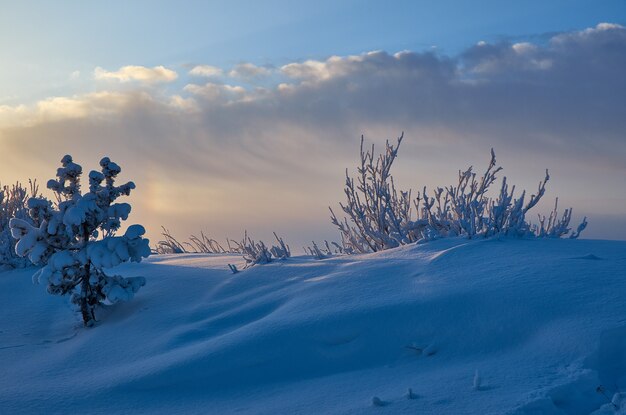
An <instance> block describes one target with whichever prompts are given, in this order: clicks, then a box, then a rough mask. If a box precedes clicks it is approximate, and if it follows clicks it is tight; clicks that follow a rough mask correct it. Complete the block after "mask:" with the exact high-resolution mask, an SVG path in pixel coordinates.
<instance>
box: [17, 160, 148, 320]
mask: <svg viewBox="0 0 626 415" xmlns="http://www.w3.org/2000/svg"><path fill="white" fill-rule="evenodd" d="M61 163H62V167H61V168H59V169H58V170H57V180H54V179H52V180H50V181H48V184H47V187H48V189H50V190H52V191H53V192H54V194H55V196H56V199H57V202H56V203H55V204H52V203H51V202H50V201H49V200H47V199H44V198H40V197H31V198H29V199H28V201H27V207H28V217H27V218H20V217H15V218H13V219H11V220H10V222H9V226H10V228H11V234H12V236H13V237H14V238H15V239H17V240H18V241H17V244H16V246H15V251H16V253H17V254H18V255H19V256H27V257H28V259H29V260H30V261H31V262H32V263H33V264H41V265H44V266H43V267H42V268H41V269H40V270H38V271H37V272H36V274H35V275H34V276H33V279H34V280H35V281H45V282H46V283H47V284H48V292H50V293H51V294H58V295H65V294H70V295H71V298H72V302H73V303H74V304H76V305H77V306H78V307H79V308H80V311H81V314H82V318H83V322H84V324H85V325H86V326H91V325H93V324H94V322H95V309H96V306H98V305H99V304H101V303H108V304H111V303H115V302H117V301H120V300H128V299H130V298H132V297H133V295H134V293H136V292H137V290H139V288H140V287H141V286H143V285H144V284H145V279H144V278H143V277H134V278H123V277H120V276H108V275H106V274H105V273H104V269H106V268H111V267H114V266H116V265H119V264H121V263H122V262H126V261H135V262H140V261H141V259H142V258H144V257H147V256H148V255H150V247H149V242H148V240H147V239H145V238H143V237H142V235H144V233H145V230H144V228H143V226H141V225H132V226H129V227H128V229H127V230H126V232H125V233H124V235H122V236H115V234H116V232H117V231H118V230H119V228H120V226H121V222H122V221H123V220H126V219H127V218H128V215H129V213H130V211H131V206H130V205H129V204H128V203H114V202H115V200H116V199H117V198H118V197H120V196H128V195H129V194H130V192H131V190H132V189H134V188H135V184H134V183H133V182H128V183H126V184H123V185H120V186H115V180H116V177H117V175H118V174H119V173H120V172H121V169H120V167H119V166H118V165H117V164H115V163H113V162H112V161H111V160H109V158H108V157H105V158H103V159H102V160H101V161H100V167H101V171H100V172H99V171H91V172H90V173H89V191H88V192H85V193H82V192H81V176H82V167H81V166H80V165H78V164H76V163H74V161H73V160H72V157H71V156H65V157H63V159H62V160H61Z"/></svg>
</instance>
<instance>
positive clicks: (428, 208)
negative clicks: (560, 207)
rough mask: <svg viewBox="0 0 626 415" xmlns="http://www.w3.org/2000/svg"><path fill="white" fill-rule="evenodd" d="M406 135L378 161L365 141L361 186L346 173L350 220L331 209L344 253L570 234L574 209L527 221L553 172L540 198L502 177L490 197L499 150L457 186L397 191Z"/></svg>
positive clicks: (344, 207)
mask: <svg viewBox="0 0 626 415" xmlns="http://www.w3.org/2000/svg"><path fill="white" fill-rule="evenodd" d="M403 137H404V134H402V135H401V136H400V137H399V138H398V140H397V143H396V144H395V145H393V144H390V143H389V141H387V143H386V146H385V152H384V153H382V154H380V155H379V156H378V157H376V156H375V153H374V146H373V145H372V147H371V148H370V149H368V150H367V151H365V150H364V148H363V137H361V153H360V154H361V163H360V166H359V167H358V169H357V173H358V175H357V178H356V182H355V179H354V178H352V177H350V176H349V174H348V171H347V170H346V184H345V189H344V192H345V194H346V203H345V204H340V206H341V209H342V210H343V212H344V213H345V214H346V215H347V217H344V218H343V219H340V218H338V217H337V215H335V213H334V211H333V210H332V208H331V209H330V211H331V221H332V223H333V224H334V225H335V226H337V228H338V229H339V231H340V232H341V237H342V245H343V250H344V252H346V253H364V252H375V251H380V250H384V249H389V248H395V247H397V246H399V245H404V244H409V243H413V242H423V241H429V240H432V239H436V238H441V237H448V236H459V235H462V236H467V237H468V238H475V237H490V236H496V235H510V236H537V237H554V238H560V237H562V236H565V235H567V234H568V233H570V231H571V229H570V227H569V223H570V220H571V215H572V209H571V208H569V209H566V210H565V212H564V213H563V215H562V216H559V214H558V212H557V205H556V204H555V208H554V210H553V211H552V213H551V214H550V216H549V217H548V218H545V217H542V216H540V217H539V225H532V224H531V223H530V222H529V221H527V219H526V214H527V213H528V211H529V210H530V209H532V208H533V207H534V206H535V205H536V204H537V203H538V202H539V200H540V199H541V198H542V197H543V195H544V193H545V186H546V183H547V181H548V180H549V179H550V176H549V175H548V171H547V170H546V176H545V178H544V179H543V180H542V181H541V182H540V183H539V187H538V189H537V192H536V194H532V195H531V196H530V197H529V198H527V197H526V191H522V193H521V194H520V195H519V197H517V198H516V197H515V195H514V193H515V186H512V187H511V188H510V189H509V185H508V183H507V180H506V177H504V178H503V179H502V184H501V186H500V191H499V194H498V196H496V197H495V198H494V197H490V196H488V195H487V192H488V190H489V188H490V186H491V185H492V184H494V182H495V181H496V175H497V173H498V172H500V171H501V170H502V168H501V167H497V166H496V157H495V153H494V152H493V150H491V161H490V162H489V165H488V167H487V169H486V170H485V172H484V173H483V175H482V176H480V177H479V176H477V175H476V173H475V172H474V171H473V168H472V167H469V168H468V169H467V170H465V171H459V177H458V182H457V183H456V184H453V185H450V186H445V187H438V188H436V189H435V190H434V191H433V192H430V193H429V192H427V189H426V187H424V189H423V191H422V192H421V193H420V192H418V193H417V197H416V198H415V199H413V198H412V197H411V191H410V190H408V191H402V190H397V189H396V186H395V183H394V180H393V177H392V176H391V173H390V171H391V167H392V165H393V162H394V160H395V159H396V157H397V155H398V149H399V148H400V144H401V143H402V139H403ZM413 212H415V215H413ZM586 225H587V221H586V219H583V222H582V223H581V224H580V225H579V226H578V228H577V230H576V231H575V232H572V233H571V234H570V238H577V237H578V236H579V235H580V232H582V230H583V229H584V228H585V226H586Z"/></svg>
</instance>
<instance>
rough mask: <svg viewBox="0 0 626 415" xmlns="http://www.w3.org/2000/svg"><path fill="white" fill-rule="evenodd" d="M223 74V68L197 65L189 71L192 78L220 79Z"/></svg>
mask: <svg viewBox="0 0 626 415" xmlns="http://www.w3.org/2000/svg"><path fill="white" fill-rule="evenodd" d="M223 74H224V71H223V70H222V69H221V68H218V67H216V66H210V65H197V66H194V67H193V68H192V69H191V70H190V71H189V75H191V76H200V77H205V78H211V77H219V76H222V75H223Z"/></svg>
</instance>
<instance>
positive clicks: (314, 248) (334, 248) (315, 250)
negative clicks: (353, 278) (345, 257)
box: [303, 240, 343, 259]
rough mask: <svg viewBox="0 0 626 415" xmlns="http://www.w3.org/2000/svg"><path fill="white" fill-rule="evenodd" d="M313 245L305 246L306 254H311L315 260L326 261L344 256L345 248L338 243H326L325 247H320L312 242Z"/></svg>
mask: <svg viewBox="0 0 626 415" xmlns="http://www.w3.org/2000/svg"><path fill="white" fill-rule="evenodd" d="M311 243H312V244H313V245H311V246H305V247H304V248H303V249H304V252H305V253H307V254H309V255H310V256H312V257H313V258H315V259H325V258H330V257H331V256H333V255H339V254H343V247H342V246H341V245H339V244H338V243H337V242H330V243H329V242H328V241H326V240H325V241H324V245H323V246H321V247H320V246H318V245H317V243H315V241H312V242H311Z"/></svg>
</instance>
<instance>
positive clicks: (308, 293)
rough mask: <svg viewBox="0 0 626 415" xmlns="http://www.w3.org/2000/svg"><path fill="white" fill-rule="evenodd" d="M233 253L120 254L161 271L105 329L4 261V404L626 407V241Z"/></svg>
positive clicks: (0, 367) (450, 410)
mask: <svg viewBox="0 0 626 415" xmlns="http://www.w3.org/2000/svg"><path fill="white" fill-rule="evenodd" d="M233 262H234V263H236V264H239V265H241V264H242V263H243V261H242V260H241V259H240V258H239V257H237V256H233V255H220V256H216V255H172V256H153V257H151V258H150V259H148V260H147V261H145V262H143V263H141V264H130V265H124V266H122V267H119V268H118V270H119V271H118V272H119V273H121V274H122V275H124V276H135V275H143V276H145V277H146V278H147V285H146V286H145V287H144V288H143V289H142V290H141V291H140V292H139V293H138V294H137V296H136V297H135V298H134V299H133V300H132V301H130V302H128V303H123V304H116V305H115V306H112V307H109V308H107V309H105V310H102V309H101V310H99V314H98V317H99V319H100V323H99V325H98V326H97V327H95V328H91V329H85V328H83V327H82V322H81V320H80V316H79V315H78V314H77V313H74V312H73V311H72V310H71V308H70V305H69V301H68V299H65V298H60V297H55V296H50V295H48V294H47V293H45V286H43V285H41V286H37V285H32V283H31V278H30V275H31V274H32V273H33V270H32V269H30V270H20V271H10V272H4V273H0V292H2V296H1V297H0V316H1V317H0V413H1V414H20V413H28V414H30V413H37V414H39V413H46V414H67V413H81V414H90V413H124V414H129V413H149V414H153V413H160V414H174V413H198V414H229V413H237V414H299V413H304V414H309V413H310V414H321V413H332V414H396V413H407V414H415V413H428V414H503V413H518V414H589V413H594V411H597V412H595V413H598V414H600V413H602V414H612V413H626V409H623V410H621V411H619V412H616V409H615V407H616V406H617V407H619V406H620V403H619V402H617V399H616V404H615V405H612V404H609V403H608V402H607V398H606V397H605V396H604V395H606V396H608V399H610V398H612V397H613V395H614V393H615V392H616V391H624V392H626V242H614V241H612V242H608V241H593V240H551V239H543V240H538V239H535V240H510V239H507V240H496V239H494V240H481V241H468V240H466V239H457V238H454V239H444V240H439V241H435V242H432V243H428V244H425V245H419V246H418V245H411V246H405V247H402V248H398V249H393V250H389V251H385V252H382V253H377V254H369V255H360V256H349V257H337V258H333V259H328V260H323V261H316V260H313V259H310V258H307V257H296V258H291V259H289V260H286V261H277V262H275V263H272V264H269V265H263V266H255V267H253V268H251V269H248V270H245V271H242V272H240V273H238V274H231V273H230V272H229V270H228V268H227V264H228V263H233ZM600 385H602V386H603V389H602V391H603V393H604V395H603V394H602V393H599V392H598V391H597V388H598V386H600ZM409 388H410V389H411V390H412V392H413V396H411V397H412V398H413V399H409V398H408V397H407V391H408V389H409ZM625 401H626V400H625ZM374 403H376V404H374ZM625 406H626V402H625Z"/></svg>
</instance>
